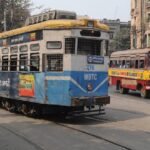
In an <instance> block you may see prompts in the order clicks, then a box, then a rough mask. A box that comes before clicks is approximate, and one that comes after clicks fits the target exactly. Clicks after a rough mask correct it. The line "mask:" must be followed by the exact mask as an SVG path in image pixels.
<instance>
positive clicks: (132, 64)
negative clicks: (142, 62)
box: [130, 60, 135, 68]
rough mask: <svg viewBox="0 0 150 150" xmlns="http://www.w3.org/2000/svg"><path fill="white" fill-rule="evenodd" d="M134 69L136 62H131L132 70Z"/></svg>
mask: <svg viewBox="0 0 150 150" xmlns="http://www.w3.org/2000/svg"><path fill="white" fill-rule="evenodd" d="M134 67H135V61H134V60H131V62H130V68H134Z"/></svg>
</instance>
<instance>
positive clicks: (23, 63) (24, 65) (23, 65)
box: [19, 54, 28, 71]
mask: <svg viewBox="0 0 150 150" xmlns="http://www.w3.org/2000/svg"><path fill="white" fill-rule="evenodd" d="M19 70H20V71H28V55H27V54H21V55H20V65H19Z"/></svg>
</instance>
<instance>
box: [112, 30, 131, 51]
mask: <svg viewBox="0 0 150 150" xmlns="http://www.w3.org/2000/svg"><path fill="white" fill-rule="evenodd" d="M110 47H111V49H112V51H117V50H126V49H130V29H128V28H124V29H121V30H120V32H118V33H117V35H116V36H115V38H114V39H113V41H112V42H111V43H110Z"/></svg>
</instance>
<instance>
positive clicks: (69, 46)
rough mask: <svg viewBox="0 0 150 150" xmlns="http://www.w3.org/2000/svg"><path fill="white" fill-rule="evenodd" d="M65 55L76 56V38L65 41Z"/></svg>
mask: <svg viewBox="0 0 150 150" xmlns="http://www.w3.org/2000/svg"><path fill="white" fill-rule="evenodd" d="M65 53H66V54H75V38H66V39H65Z"/></svg>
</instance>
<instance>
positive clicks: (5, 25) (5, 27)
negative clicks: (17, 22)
mask: <svg viewBox="0 0 150 150" xmlns="http://www.w3.org/2000/svg"><path fill="white" fill-rule="evenodd" d="M3 25H4V31H7V21H6V9H4V24H3Z"/></svg>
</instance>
